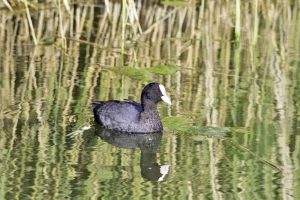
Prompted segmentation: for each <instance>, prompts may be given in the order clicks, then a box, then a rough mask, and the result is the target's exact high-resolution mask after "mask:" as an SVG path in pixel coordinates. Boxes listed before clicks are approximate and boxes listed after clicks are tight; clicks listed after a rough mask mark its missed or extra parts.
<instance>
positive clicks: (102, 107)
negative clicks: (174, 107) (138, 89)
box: [92, 83, 171, 133]
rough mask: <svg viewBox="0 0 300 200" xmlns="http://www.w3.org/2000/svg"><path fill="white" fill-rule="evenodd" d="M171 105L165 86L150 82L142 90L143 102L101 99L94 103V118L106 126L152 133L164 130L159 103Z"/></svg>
mask: <svg viewBox="0 0 300 200" xmlns="http://www.w3.org/2000/svg"><path fill="white" fill-rule="evenodd" d="M160 101H164V102H166V103H167V104H169V105H171V100H170V98H169V97H168V96H167V94H166V90H165V87H164V86H163V85H161V84H158V83H149V84H148V85H146V86H145V87H144V89H143V91H142V95H141V104H139V103H137V102H134V101H115V100H111V101H100V102H95V103H93V104H92V109H93V112H94V118H95V120H96V122H97V123H99V124H100V125H102V126H104V127H105V128H108V129H112V130H118V131H123V132H135V133H150V132H160V131H162V130H163V127H162V124H161V121H160V117H159V113H158V111H157V103H158V102H160Z"/></svg>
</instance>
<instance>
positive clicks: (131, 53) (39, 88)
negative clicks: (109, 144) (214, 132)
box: [0, 0, 300, 199]
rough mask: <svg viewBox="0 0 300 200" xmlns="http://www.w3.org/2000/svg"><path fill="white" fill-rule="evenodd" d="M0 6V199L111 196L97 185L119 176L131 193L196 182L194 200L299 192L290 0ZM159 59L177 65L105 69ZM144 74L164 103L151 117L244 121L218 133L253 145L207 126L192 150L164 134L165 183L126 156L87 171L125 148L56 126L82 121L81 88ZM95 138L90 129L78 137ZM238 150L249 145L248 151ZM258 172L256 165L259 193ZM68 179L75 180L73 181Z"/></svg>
mask: <svg viewBox="0 0 300 200" xmlns="http://www.w3.org/2000/svg"><path fill="white" fill-rule="evenodd" d="M0 9H1V12H0V49H1V53H0V83H1V84H0V85H1V90H0V92H1V93H0V141H1V142H0V149H1V150H3V153H2V157H1V165H2V167H0V174H2V175H1V178H0V188H2V189H1V192H0V195H2V196H0V199H2V198H3V199H5V198H8V199H10V198H13V199H22V198H26V197H28V196H24V195H25V194H30V195H31V197H32V198H33V199H41V198H45V197H54V198H56V199H60V198H64V197H72V196H74V197H76V195H78V196H80V195H81V196H86V197H92V198H95V199H97V198H101V197H102V198H105V197H111V195H112V194H111V193H106V192H107V191H108V190H106V189H107V188H106V187H107V185H106V184H108V185H109V184H112V185H113V184H116V183H119V182H121V183H122V186H123V187H124V188H125V189H127V190H128V191H130V192H129V193H131V194H132V195H133V196H135V197H136V198H139V197H140V198H143V197H144V196H143V195H144V194H142V193H141V190H144V191H147V194H148V196H147V197H148V198H154V197H157V196H159V195H160V194H165V192H164V191H177V188H182V190H180V191H177V192H178V194H176V195H177V196H178V198H179V199H184V198H186V196H187V195H189V198H196V197H198V194H206V195H207V196H200V197H201V198H203V199H205V198H206V197H207V198H215V199H233V198H237V199H242V198H243V199H244V198H246V199H247V198H253V195H254V198H256V199H265V198H267V197H268V198H272V199H273V198H275V199H276V198H280V199H293V198H295V199H299V198H300V193H299V190H298V189H297V187H298V186H299V183H300V180H299V178H295V177H297V173H298V172H297V170H296V169H299V152H300V149H299V148H300V147H299V144H300V138H299V134H298V135H297V133H296V131H295V130H298V129H299V127H298V126H299V106H300V105H299V103H298V102H299V101H298V99H299V97H300V92H299V85H300V84H299V80H300V72H299V52H300V34H299V32H300V30H299V27H300V26H299V24H300V3H299V1H258V0H256V1H239V0H236V1H204V0H202V1H189V2H188V3H186V4H184V6H177V5H176V6H175V5H166V4H163V3H157V2H155V1H147V2H143V1H141V0H140V1H132V0H123V1H109V0H106V1H104V3H102V4H95V3H94V2H91V1H88V2H87V3H85V4H83V3H80V2H71V1H67V0H64V1H59V0H58V1H55V2H53V1H46V2H45V3H43V4H39V3H34V2H33V3H29V2H28V1H22V2H19V3H18V4H13V3H11V2H8V1H3V2H2V5H1V4H0ZM165 65H171V66H178V69H179V70H178V71H177V72H175V73H171V74H167V75H158V74H155V73H150V74H147V75H145V76H139V77H138V78H137V77H136V76H130V75H128V74H126V73H125V75H124V73H120V71H119V72H118V70H119V68H118V67H128V68H133V69H134V70H135V71H134V72H135V73H138V72H145V70H147V69H151V68H152V67H154V66H165ZM114 68H116V69H118V70H117V71H113V69H114ZM126 69H127V68H126ZM150 80H155V81H159V82H162V83H164V84H165V85H166V87H167V88H170V89H171V94H172V99H174V102H175V103H174V106H172V107H171V108H166V107H162V108H161V112H162V113H163V117H167V116H183V117H188V118H191V119H192V121H193V124H194V125H199V126H200V125H204V126H215V127H225V126H229V127H244V128H247V130H250V132H251V134H243V135H236V134H233V135H232V137H231V138H230V140H231V141H234V142H235V143H237V144H240V145H242V146H243V147H246V148H247V149H250V150H251V151H253V152H256V154H257V155H253V154H249V153H248V152H247V151H242V150H241V149H240V148H239V146H234V145H228V144H227V142H228V140H222V139H212V138H209V139H201V144H199V145H197V146H196V148H195V149H189V151H191V152H193V153H194V154H195V155H196V157H197V158H198V159H196V160H194V159H192V158H191V157H187V156H185V155H186V153H185V152H186V151H183V150H184V149H186V148H189V147H190V146H193V145H192V144H191V140H188V139H187V137H184V136H178V137H175V136H172V137H168V139H167V141H164V142H163V144H162V148H161V151H162V152H161V153H162V155H165V156H163V157H160V158H158V159H159V161H160V162H162V163H163V162H165V163H171V166H174V169H172V170H173V171H172V173H171V174H170V175H169V177H168V178H169V179H170V180H172V182H173V183H174V184H169V185H164V187H162V185H157V186H153V185H151V186H149V185H147V184H146V183H144V181H143V179H142V178H141V177H135V178H132V179H128V181H127V182H126V181H125V182H124V179H126V178H128V177H129V176H130V174H133V173H135V172H136V171H137V169H135V168H132V169H130V170H129V171H130V172H128V173H125V172H124V173H122V174H114V173H113V172H111V171H110V168H107V169H105V168H104V169H102V168H101V169H100V170H104V174H101V175H99V174H98V171H99V169H98V168H97V167H96V166H115V165H118V164H119V160H120V159H121V160H122V163H123V164H124V163H127V164H128V165H130V164H132V165H134V163H138V161H137V160H136V159H137V157H138V155H139V154H138V152H129V151H128V150H120V151H122V153H124V155H123V156H122V157H121V158H119V157H113V156H108V155H107V154H106V153H105V152H106V151H111V152H112V153H116V152H115V151H117V150H116V149H113V148H111V149H100V150H99V151H96V150H89V149H86V148H85V146H86V145H87V141H86V137H87V136H85V135H81V136H78V137H75V138H74V139H72V140H71V141H68V140H69V139H68V137H66V134H67V133H69V132H71V131H74V130H76V129H78V128H80V127H81V126H83V125H84V124H88V123H91V122H90V120H91V119H92V118H91V114H90V111H89V109H88V107H89V105H90V103H91V102H92V101H93V100H95V99H101V100H103V99H112V98H114V99H127V98H130V99H134V100H138V99H137V97H139V93H140V91H141V89H142V84H144V83H146V82H148V81H150ZM274 132H275V133H276V134H275V135H274ZM88 134H91V133H87V135H88ZM269 143H272V145H270V144H269ZM102 144H103V142H102V141H100V140H97V141H95V142H94V143H93V144H92V145H91V146H93V147H95V146H96V147H97V148H98V147H99V148H103V145H102ZM270 147H272V148H270ZM180 149H183V150H182V151H180ZM176 151H179V152H176ZM175 155H176V156H175ZM255 156H257V157H255ZM100 157H101V158H102V159H99V158H100ZM245 157H247V158H248V157H249V158H251V159H250V160H249V163H245V162H244V159H243V158H245ZM253 157H254V158H255V159H253ZM203 158H205V159H203ZM258 158H265V159H267V160H269V161H271V162H273V163H276V164H277V165H278V167H279V168H280V169H281V171H280V172H279V173H278V174H275V175H274V171H273V170H274V169H272V168H269V167H262V166H261V164H257V159H258ZM33 161H34V162H33ZM179 161H180V162H179ZM229 161H230V162H229ZM177 163H185V164H177ZM124 165H125V164H124ZM193 165H196V166H199V171H198V172H197V173H198V174H197V176H196V177H195V178H194V174H193V173H192V172H189V167H190V166H193ZM28 166H30V167H28ZM82 169H85V170H83V171H82ZM261 169H262V170H261ZM181 170H183V171H186V173H185V174H182V173H179V172H180V171H181ZM82 172H85V173H89V176H86V177H83V175H80V174H81V173H82ZM176 172H178V173H176ZM228 173H229V174H230V175H229V176H227V177H222V174H228ZM81 176H82V177H81ZM99 177H101V180H99V179H98V178H99ZM111 177H114V179H111V180H109V178H111ZM200 177H201V179H200ZM257 177H263V179H262V180H261V182H260V184H261V185H263V187H262V188H260V191H259V192H258V193H256V192H254V191H255V190H256V189H257V188H256V184H257V180H256V179H255V178H257ZM126 180H127V179H126ZM26 181H27V182H26ZM76 181H82V182H83V183H82V185H83V187H82V188H80V189H72V187H73V184H74V182H76ZM101 181H104V182H105V181H107V182H105V184H104V183H103V182H101ZM276 181H279V182H280V183H279V184H278V185H279V186H278V185H275V184H274V182H276ZM45 185H47V186H49V189H48V190H47V189H45V187H44V186H45ZM136 185H140V187H141V188H142V189H141V190H139V189H136ZM186 186H188V187H186ZM277 186H278V187H279V188H280V191H279V192H278V191H277V190H276V189H274V187H277ZM33 188H34V189H33ZM207 188H209V192H207V191H206V190H207ZM241 191H242V192H241ZM115 195H116V197H118V195H123V196H125V197H128V198H129V197H130V196H129V194H126V193H121V194H118V193H116V194H115ZM126 195H127V196H126ZM169 195H172V194H169Z"/></svg>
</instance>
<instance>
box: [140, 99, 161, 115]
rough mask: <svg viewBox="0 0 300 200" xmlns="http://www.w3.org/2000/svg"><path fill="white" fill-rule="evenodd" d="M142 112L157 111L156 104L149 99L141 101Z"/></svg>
mask: <svg viewBox="0 0 300 200" xmlns="http://www.w3.org/2000/svg"><path fill="white" fill-rule="evenodd" d="M141 103H142V106H143V110H144V112H157V104H156V103H155V102H153V101H151V100H149V99H142V101H141Z"/></svg>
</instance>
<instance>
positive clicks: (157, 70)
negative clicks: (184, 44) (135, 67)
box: [147, 65, 178, 75]
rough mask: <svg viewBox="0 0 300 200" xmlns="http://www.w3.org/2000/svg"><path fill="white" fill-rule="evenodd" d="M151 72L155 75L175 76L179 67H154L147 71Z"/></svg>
mask: <svg viewBox="0 0 300 200" xmlns="http://www.w3.org/2000/svg"><path fill="white" fill-rule="evenodd" d="M147 70H148V71H149V72H152V73H154V74H160V75H170V74H174V73H175V72H177V71H178V67H177V66H175V65H161V66H154V67H151V68H148V69H147Z"/></svg>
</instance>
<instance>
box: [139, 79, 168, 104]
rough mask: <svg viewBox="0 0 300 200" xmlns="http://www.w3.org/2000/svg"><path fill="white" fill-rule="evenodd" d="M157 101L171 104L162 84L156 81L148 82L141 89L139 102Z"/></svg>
mask: <svg viewBox="0 0 300 200" xmlns="http://www.w3.org/2000/svg"><path fill="white" fill-rule="evenodd" d="M159 101H164V102H166V103H167V104H169V105H171V104H172V103H171V100H170V98H169V97H168V96H167V94H166V89H165V87H164V86H163V85H161V84H158V83H149V84H148V85H146V86H145V87H144V89H143V91H142V96H141V103H142V104H143V105H145V104H153V103H154V104H157V103H158V102H159Z"/></svg>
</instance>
